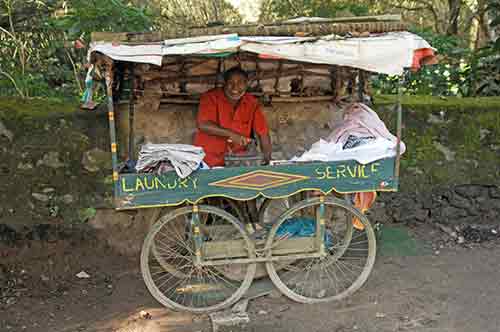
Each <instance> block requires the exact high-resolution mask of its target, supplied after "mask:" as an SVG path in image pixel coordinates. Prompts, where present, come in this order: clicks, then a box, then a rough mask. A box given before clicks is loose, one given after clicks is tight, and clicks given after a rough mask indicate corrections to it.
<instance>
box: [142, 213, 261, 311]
mask: <svg viewBox="0 0 500 332" xmlns="http://www.w3.org/2000/svg"><path fill="white" fill-rule="evenodd" d="M192 214H193V208H192V207H182V208H179V209H176V210H174V211H172V212H171V213H169V214H167V215H165V216H163V217H161V218H160V219H159V220H158V222H157V223H156V224H155V225H154V226H153V227H152V228H151V230H150V231H149V233H148V235H147V236H146V239H145V240H144V244H143V246H142V252H141V272H142V276H143V279H144V282H145V283H146V286H147V288H148V290H149V292H150V293H151V295H153V297H154V298H155V299H156V300H157V301H158V302H160V303H161V304H163V305H164V306H166V307H169V308H171V309H174V310H180V311H189V312H194V313H204V312H210V311H216V310H220V309H223V308H226V307H228V306H230V305H231V304H233V303H235V302H236V301H238V300H239V299H240V298H241V296H242V295H243V294H244V293H245V292H246V291H247V290H248V288H249V287H250V284H251V282H252V279H253V276H254V274H255V268H256V264H255V263H251V264H239V265H241V268H242V269H244V273H243V274H242V275H244V278H243V280H240V281H234V280H229V279H228V278H226V277H225V276H224V275H223V273H222V272H221V271H223V268H224V267H225V266H226V265H222V266H217V267H209V266H204V267H200V266H198V267H197V266H195V264H194V261H193V257H194V246H193V239H192V237H191V228H190V227H191V226H190V222H191V215H192ZM198 214H199V215H202V216H203V217H205V216H208V218H202V217H200V220H203V219H204V220H209V221H208V223H205V224H201V225H200V229H202V231H201V233H202V236H204V237H205V238H206V239H205V240H204V242H203V243H206V241H213V243H214V242H216V241H223V240H234V239H237V240H239V241H243V242H244V243H245V248H244V250H243V252H244V253H245V257H244V258H254V257H255V250H254V247H253V243H252V242H251V240H250V239H249V237H248V236H247V235H246V232H245V230H244V228H243V226H242V225H241V223H240V222H239V221H238V220H237V219H236V218H235V217H234V216H232V215H230V214H229V213H227V212H225V211H223V210H221V209H219V208H216V207H211V206H206V205H200V206H198ZM222 226H223V228H220V227H222ZM218 227H219V228H218ZM219 229H224V232H223V233H221V232H216V231H218V230H219ZM159 255H163V256H164V257H163V258H162V259H161V260H160V261H158V256H159ZM234 265H235V264H227V266H230V267H233V266H234ZM166 267H167V268H166ZM172 285H173V286H172ZM164 286H165V288H163V287H164ZM166 287H169V288H168V289H167V288H166Z"/></svg>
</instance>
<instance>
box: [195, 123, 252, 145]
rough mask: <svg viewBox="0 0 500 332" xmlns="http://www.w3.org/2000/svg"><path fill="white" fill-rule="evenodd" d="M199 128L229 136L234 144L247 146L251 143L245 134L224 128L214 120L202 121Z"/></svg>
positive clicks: (214, 133) (209, 132) (210, 132)
mask: <svg viewBox="0 0 500 332" xmlns="http://www.w3.org/2000/svg"><path fill="white" fill-rule="evenodd" d="M198 129H200V130H201V131H203V132H205V133H207V134H209V135H216V136H222V137H227V138H229V139H230V140H231V141H232V142H233V143H234V144H239V145H243V146H246V145H247V144H248V143H249V139H248V138H247V137H245V136H242V135H239V134H236V133H235V132H232V131H231V130H229V129H226V128H222V127H220V126H218V125H217V124H215V123H213V122H212V121H200V122H199V123H198Z"/></svg>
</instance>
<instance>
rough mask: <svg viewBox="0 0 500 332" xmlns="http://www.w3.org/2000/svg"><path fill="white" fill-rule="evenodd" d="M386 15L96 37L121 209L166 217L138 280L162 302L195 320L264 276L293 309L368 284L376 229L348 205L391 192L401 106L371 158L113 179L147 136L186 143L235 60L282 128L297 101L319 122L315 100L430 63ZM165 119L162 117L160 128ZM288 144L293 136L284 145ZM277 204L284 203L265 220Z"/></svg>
mask: <svg viewBox="0 0 500 332" xmlns="http://www.w3.org/2000/svg"><path fill="white" fill-rule="evenodd" d="M392 19H393V18H392V17H382V18H378V19H377V18H373V17H372V18H370V20H372V21H370V22H354V23H338V22H332V21H328V20H326V21H322V22H320V23H307V22H306V23H298V24H296V23H294V24H281V25H276V26H248V27H229V28H228V27H212V28H206V29H193V30H189V31H183V32H179V34H177V35H168V34H167V35H166V34H163V35H162V34H161V33H147V34H132V33H124V34H107V33H101V34H98V33H96V34H93V41H94V42H93V44H92V47H91V50H90V53H89V54H90V58H91V61H92V62H93V63H94V64H95V65H96V68H97V69H98V72H100V73H101V75H102V77H104V78H105V81H106V86H107V96H108V97H107V101H108V110H109V113H108V114H109V124H110V136H111V152H112V159H113V180H114V194H115V204H116V209H118V210H129V209H144V208H156V209H157V210H158V211H161V213H159V215H158V218H157V220H156V222H155V223H154V225H153V226H152V227H151V229H150V231H149V233H148V235H147V237H146V239H145V241H144V245H143V248H142V253H141V271H142V274H143V277H144V281H145V283H146V285H147V287H148V289H149V291H150V292H151V294H152V295H153V296H154V297H155V298H156V299H157V300H158V301H159V302H161V303H162V304H163V305H165V306H167V307H170V308H173V309H178V310H186V311H191V312H198V313H199V312H207V311H213V310H218V309H221V308H224V307H227V306H229V305H231V304H233V303H235V302H236V301H237V300H238V299H240V298H241V297H242V296H243V295H244V294H245V292H246V291H247V290H248V288H249V287H250V284H251V282H252V280H253V279H254V278H256V277H261V276H263V275H266V274H267V275H269V277H270V278H271V280H272V281H273V283H274V284H275V285H276V287H277V288H279V289H280V290H281V291H282V292H283V293H284V294H285V295H286V296H288V297H289V298H291V299H293V300H295V301H298V302H302V303H317V302H326V301H334V300H340V299H343V298H345V297H347V296H349V295H350V294H352V293H354V292H355V291H356V290H357V289H359V288H360V287H361V286H362V285H363V284H364V282H365V281H366V280H367V279H368V277H369V275H370V272H371V270H372V267H373V264H374V262H375V255H376V243H375V234H374V231H373V229H372V227H371V225H370V223H369V221H368V219H367V218H366V216H365V215H363V213H361V211H360V210H359V209H357V208H355V207H354V206H353V204H352V200H351V199H350V197H351V194H353V193H360V192H374V191H397V189H398V176H399V155H400V153H399V152H400V149H401V148H400V145H401V144H400V137H401V106H400V105H397V107H396V108H395V110H396V111H395V112H397V144H395V147H394V151H393V155H392V156H390V157H385V158H382V159H380V160H376V161H373V162H371V163H368V164H360V163H358V162H357V161H355V160H340V161H327V162H314V161H310V162H290V161H286V160H289V159H290V158H289V157H290V156H285V157H283V155H281V156H280V157H281V158H279V159H283V160H285V161H283V162H281V163H275V164H274V165H271V166H238V167H224V168H217V169H210V170H197V171H195V172H193V173H192V174H190V175H189V176H188V177H186V178H183V179H181V178H179V177H178V176H177V174H176V173H175V172H173V171H172V172H167V173H163V174H159V175H157V174H151V173H134V172H130V171H129V172H122V167H121V166H120V165H122V164H121V163H120V161H123V160H125V159H126V158H129V159H134V158H135V157H136V155H137V146H138V145H139V144H140V143H141V140H142V141H143V142H144V141H155V139H153V138H152V137H149V136H147V135H150V133H151V132H154V131H156V132H157V133H159V136H161V135H163V139H162V137H160V138H157V139H156V142H158V143H159V142H165V140H167V141H169V143H184V144H190V143H191V141H189V138H190V137H191V135H192V133H193V130H194V128H195V127H196V124H195V112H196V104H197V103H198V98H199V95H200V94H201V93H203V92H204V91H206V90H208V89H209V88H213V87H214V86H221V84H222V83H223V82H222V79H221V77H222V75H221V74H222V73H223V72H224V71H225V70H227V69H228V68H231V67H232V66H234V65H239V66H241V67H243V69H245V70H247V71H248V72H249V74H250V81H251V84H250V91H251V92H252V93H253V94H254V95H256V96H257V97H259V98H261V101H262V103H263V104H264V105H271V106H272V108H273V111H272V112H275V113H276V114H277V115H276V118H277V120H276V121H275V120H272V121H270V125H271V127H272V126H273V124H274V125H275V126H282V128H284V129H283V130H284V131H286V130H288V129H289V127H287V123H288V124H289V123H291V122H290V121H291V120H289V119H288V120H287V118H286V117H285V118H284V119H283V117H284V116H282V115H281V113H280V112H285V113H286V112H288V111H289V109H291V108H292V107H294V106H297V105H302V104H304V105H305V104H307V105H309V106H308V108H307V109H308V110H307V112H309V113H308V114H309V116H310V119H311V121H316V120H317V117H319V115H318V116H316V113H315V112H319V106H316V105H320V103H323V104H324V103H327V104H331V103H332V102H334V101H336V100H339V99H340V98H341V97H345V96H347V97H348V98H349V99H350V100H364V99H365V98H366V97H367V95H368V94H369V93H368V91H369V89H368V79H367V77H368V75H369V73H385V74H391V75H402V74H403V72H404V70H405V69H407V68H412V67H413V68H418V67H419V66H420V64H421V63H422V61H425V60H429V59H432V57H433V50H432V48H431V47H430V45H429V44H428V43H427V42H425V41H424V40H422V39H421V38H419V37H418V36H416V35H413V34H411V33H409V32H405V31H402V30H404V29H405V27H404V25H402V24H401V23H399V22H396V21H391V20H392ZM387 20H389V21H387ZM298 32H300V34H299V33H298ZM334 34H335V35H334ZM289 35H292V36H293V37H290V36H289ZM297 35H302V36H303V35H306V37H295V36H297ZM175 37H182V38H175ZM325 81H326V82H327V84H325ZM276 105H278V106H279V107H278V106H276ZM175 107H177V108H175ZM179 107H180V108H179ZM186 108H187V109H189V110H188V111H186V112H184V113H183V111H182V109H186ZM169 112H170V113H169ZM329 112H331V111H329ZM166 114H171V115H172V117H171V118H170V120H169V121H165V122H163V121H161V120H159V118H158V117H159V116H162V115H166ZM186 114H187V115H186ZM273 114H274V113H273ZM317 114H319V113H317ZM184 115H186V117H185V118H182V117H183V116H184ZM273 116H274V115H273ZM180 118H182V120H179V119H180ZM186 119H188V120H189V121H188V120H186ZM287 121H288V122H287ZM146 124H149V125H151V126H152V127H151V130H150V131H148V130H147V129H145V127H144V126H145V125H146ZM155 126H160V127H155ZM161 126H163V127H161ZM169 126H170V127H169ZM290 126H291V125H290ZM123 128H125V134H124V135H121V136H120V135H117V129H123ZM271 129H272V128H271ZM320 129H321V130H323V129H324V128H323V127H318V132H319V131H320ZM170 132H172V133H175V135H177V136H176V138H175V139H173V138H172V137H174V136H175V135H174V134H169V133H170ZM138 134H140V135H143V136H144V135H145V137H142V138H137V135H138ZM140 135H139V136H140ZM294 136H297V137H299V136H300V133H299V134H297V135H289V136H287V137H288V140H293V139H294ZM118 143H120V144H118ZM288 143H290V142H287V141H286V138H285V139H282V140H281V141H280V143H279V144H277V145H276V146H277V147H279V146H280V145H286V144H288ZM299 144H303V142H299V143H296V142H292V144H291V145H292V146H294V145H299ZM256 199H257V200H258V201H259V204H258V206H260V211H259V215H260V216H261V217H260V221H259V222H260V224H261V225H260V227H259V228H260V231H257V232H256V233H253V234H250V233H249V232H247V230H246V228H245V226H244V223H243V220H242V218H243V217H242V216H241V214H240V213H239V212H238V204H236V203H235V202H238V201H249V200H256ZM213 202H218V203H213ZM221 202H222V203H221ZM275 202H280V204H282V205H283V206H284V208H282V210H281V211H280V212H279V213H274V214H273V213H271V210H270V209H271V208H270V207H271V206H272V205H273V203H275ZM254 222H256V221H254ZM356 223H357V226H356ZM353 225H355V226H356V227H355V226H353Z"/></svg>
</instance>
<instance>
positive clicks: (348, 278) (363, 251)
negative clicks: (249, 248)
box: [266, 198, 376, 303]
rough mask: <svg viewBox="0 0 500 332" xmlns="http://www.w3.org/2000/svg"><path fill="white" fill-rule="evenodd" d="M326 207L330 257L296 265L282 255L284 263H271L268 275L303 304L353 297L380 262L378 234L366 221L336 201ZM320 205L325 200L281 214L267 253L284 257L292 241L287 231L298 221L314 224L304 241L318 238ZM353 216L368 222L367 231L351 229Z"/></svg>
mask: <svg viewBox="0 0 500 332" xmlns="http://www.w3.org/2000/svg"><path fill="white" fill-rule="evenodd" d="M323 204H324V219H325V238H324V244H325V252H326V255H325V256H324V257H318V258H301V259H297V258H294V259H293V260H292V259H287V256H286V255H285V254H283V255H281V256H280V257H281V259H280V260H278V261H270V262H267V263H266V268H267V271H268V274H269V276H270V278H271V280H272V281H273V283H274V284H275V285H276V286H277V287H278V289H280V290H281V291H282V292H283V294H285V295H286V296H288V297H289V298H291V299H293V300H295V301H298V302H302V303H317V302H327V301H335V300H340V299H343V298H345V297H347V296H349V295H350V294H352V293H354V292H355V291H356V290H358V289H359V288H360V287H361V286H362V285H363V284H364V282H365V281H366V280H367V279H368V276H369V274H370V272H371V270H372V268H373V264H374V263H375V255H376V241H375V234H374V232H373V229H372V227H371V225H370V223H369V222H368V220H367V219H366V217H365V216H364V215H363V214H362V213H361V212H360V211H359V210H357V209H355V208H354V207H353V206H351V205H350V204H348V203H346V202H345V201H343V200H340V199H337V198H326V199H325V200H324V203H323ZM320 205H321V200H320V198H312V199H307V200H304V201H302V202H299V203H298V204H296V205H294V206H293V207H291V209H290V210H288V211H287V212H285V213H284V214H283V215H281V216H280V218H279V219H278V221H277V222H276V223H275V225H274V226H273V228H272V229H271V231H270V234H269V237H268V239H267V243H266V248H267V250H269V251H270V255H272V256H273V257H276V256H278V255H280V254H279V253H280V249H281V248H283V247H285V246H284V244H285V243H286V241H287V240H288V239H290V238H291V237H290V236H287V234H286V232H285V233H284V232H283V228H286V227H287V225H290V223H293V222H296V221H297V220H299V221H300V222H304V223H306V224H309V225H313V226H312V229H313V230H314V233H313V234H309V235H302V236H303V237H306V236H310V237H314V236H315V225H316V213H317V212H318V209H319V207H320ZM354 217H356V218H358V219H359V220H360V221H361V222H362V223H363V225H364V229H363V230H357V229H354V228H353V227H352V220H353V218H354ZM282 226H283V228H282V229H281V230H280V227H282ZM349 233H350V235H349ZM314 251H317V249H315V248H312V249H311V250H310V251H309V253H312V252H314ZM303 252H305V248H304V251H303ZM283 262H288V264H287V265H286V266H283Z"/></svg>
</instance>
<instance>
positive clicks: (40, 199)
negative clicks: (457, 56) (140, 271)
mask: <svg viewBox="0 0 500 332" xmlns="http://www.w3.org/2000/svg"><path fill="white" fill-rule="evenodd" d="M491 100H493V101H491ZM491 100H490V99H488V100H485V101H481V103H480V104H479V106H476V107H477V108H476V109H474V111H471V109H472V108H469V107H468V106H467V107H464V106H463V105H470V104H468V103H470V101H468V100H466V99H465V100H463V101H462V100H460V101H458V102H457V103H456V104H453V103H451V102H450V101H443V100H442V99H436V100H435V102H436V103H437V104H438V106H436V107H434V106H432V104H431V106H426V107H422V106H421V105H418V106H414V105H412V104H410V103H405V104H404V111H405V112H404V113H405V117H404V119H405V128H404V130H403V140H404V141H405V143H406V145H407V148H408V151H407V152H406V153H405V155H404V156H403V159H402V168H401V178H400V180H401V182H400V192H398V193H381V194H380V195H379V197H378V199H377V202H376V204H375V206H374V208H373V209H372V210H371V211H370V215H369V219H370V220H371V221H372V222H373V223H377V222H378V223H388V222H389V223H391V222H396V223H409V224H416V223H422V222H427V223H430V222H432V223H437V224H442V225H447V226H451V227H455V226H457V227H462V226H463V225H486V226H488V225H497V224H498V222H499V217H500V211H499V207H500V198H499V186H500V153H499V152H500V112H498V110H500V100H498V101H495V99H494V98H493V99H491ZM375 102H378V106H377V108H376V110H377V112H378V114H379V115H380V116H381V117H382V118H383V119H384V121H385V122H386V123H387V124H388V126H389V127H390V128H391V130H394V128H393V127H392V125H393V124H394V114H395V113H394V112H393V111H392V108H391V107H389V106H387V104H385V103H383V102H381V100H380V99H379V100H377V98H375ZM488 103H489V104H488ZM481 105H483V106H481ZM484 105H489V106H488V107H485V106H484ZM125 106H126V105H125ZM122 107H123V105H122ZM481 107H483V108H481ZM265 113H266V115H267V118H268V120H269V123H270V126H271V127H272V128H274V129H273V131H272V133H271V135H272V137H273V144H274V149H275V151H276V153H277V154H278V155H277V156H276V155H275V158H281V156H279V153H283V157H285V158H289V157H290V156H291V155H293V154H295V153H297V152H300V150H301V149H303V148H306V147H308V145H310V144H311V143H312V142H314V141H315V140H317V138H318V137H321V136H324V135H326V134H327V133H329V131H330V126H331V121H332V116H334V114H332V113H331V112H330V111H329V110H328V106H327V104H321V103H315V104H281V105H279V106H278V105H273V106H268V107H266V108H265ZM120 114H121V115H122V116H118V122H119V123H120V125H119V128H122V127H123V128H126V125H127V123H128V118H127V116H126V115H127V114H126V107H125V112H122V113H120ZM195 114H196V107H194V106H182V107H179V106H176V109H175V110H168V109H161V110H160V111H157V112H152V113H150V114H146V113H141V114H140V113H137V114H136V117H137V119H136V120H137V121H136V123H137V127H136V128H135V129H136V132H137V133H138V135H137V136H138V137H139V139H138V141H137V142H136V143H139V142H141V141H146V140H151V141H154V142H161V141H163V140H164V139H168V140H170V139H172V138H173V141H172V142H186V140H189V139H190V138H191V137H192V133H193V132H194V122H193V120H194V118H195ZM337 116H338V114H337ZM165 119H167V120H168V121H165ZM334 120H335V118H333V121H334ZM147 128H148V130H146V129H147ZM108 135H109V131H108V124H107V116H106V109H105V108H102V109H98V110H96V111H78V110H77V107H76V105H71V104H70V105H67V104H60V103H54V102H53V101H43V100H27V101H22V100H18V99H12V100H10V99H9V100H3V99H1V98H0V183H2V190H1V191H0V200H1V201H2V204H0V241H2V236H3V235H2V234H17V235H16V236H14V237H17V236H20V237H22V236H32V235H30V234H33V229H34V227H35V226H36V227H38V225H42V224H53V225H69V226H70V227H71V226H72V225H75V224H86V223H87V222H89V220H90V221H91V224H92V225H93V226H94V227H96V228H98V229H99V233H100V234H101V236H102V238H103V240H105V241H107V242H108V243H109V244H110V245H112V246H113V247H116V248H118V249H119V250H120V251H121V252H123V253H126V254H127V255H132V256H134V255H136V254H137V251H138V250H139V249H140V242H141V241H142V239H143V237H144V233H145V232H146V230H147V228H148V225H149V224H150V223H151V220H152V219H154V214H153V216H152V217H151V213H153V210H141V211H139V212H137V211H136V212H128V213H116V212H114V211H112V210H110V208H111V198H112V192H111V184H112V180H111V165H110V153H109V136H108ZM126 137H127V135H122V136H121V138H120V141H122V140H124V139H126ZM124 147H126V142H121V143H120V145H119V148H121V152H122V154H123V151H126V149H123V148H124ZM488 227H489V226H488ZM41 229H43V228H41ZM131 234H133V236H132V235H131Z"/></svg>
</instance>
